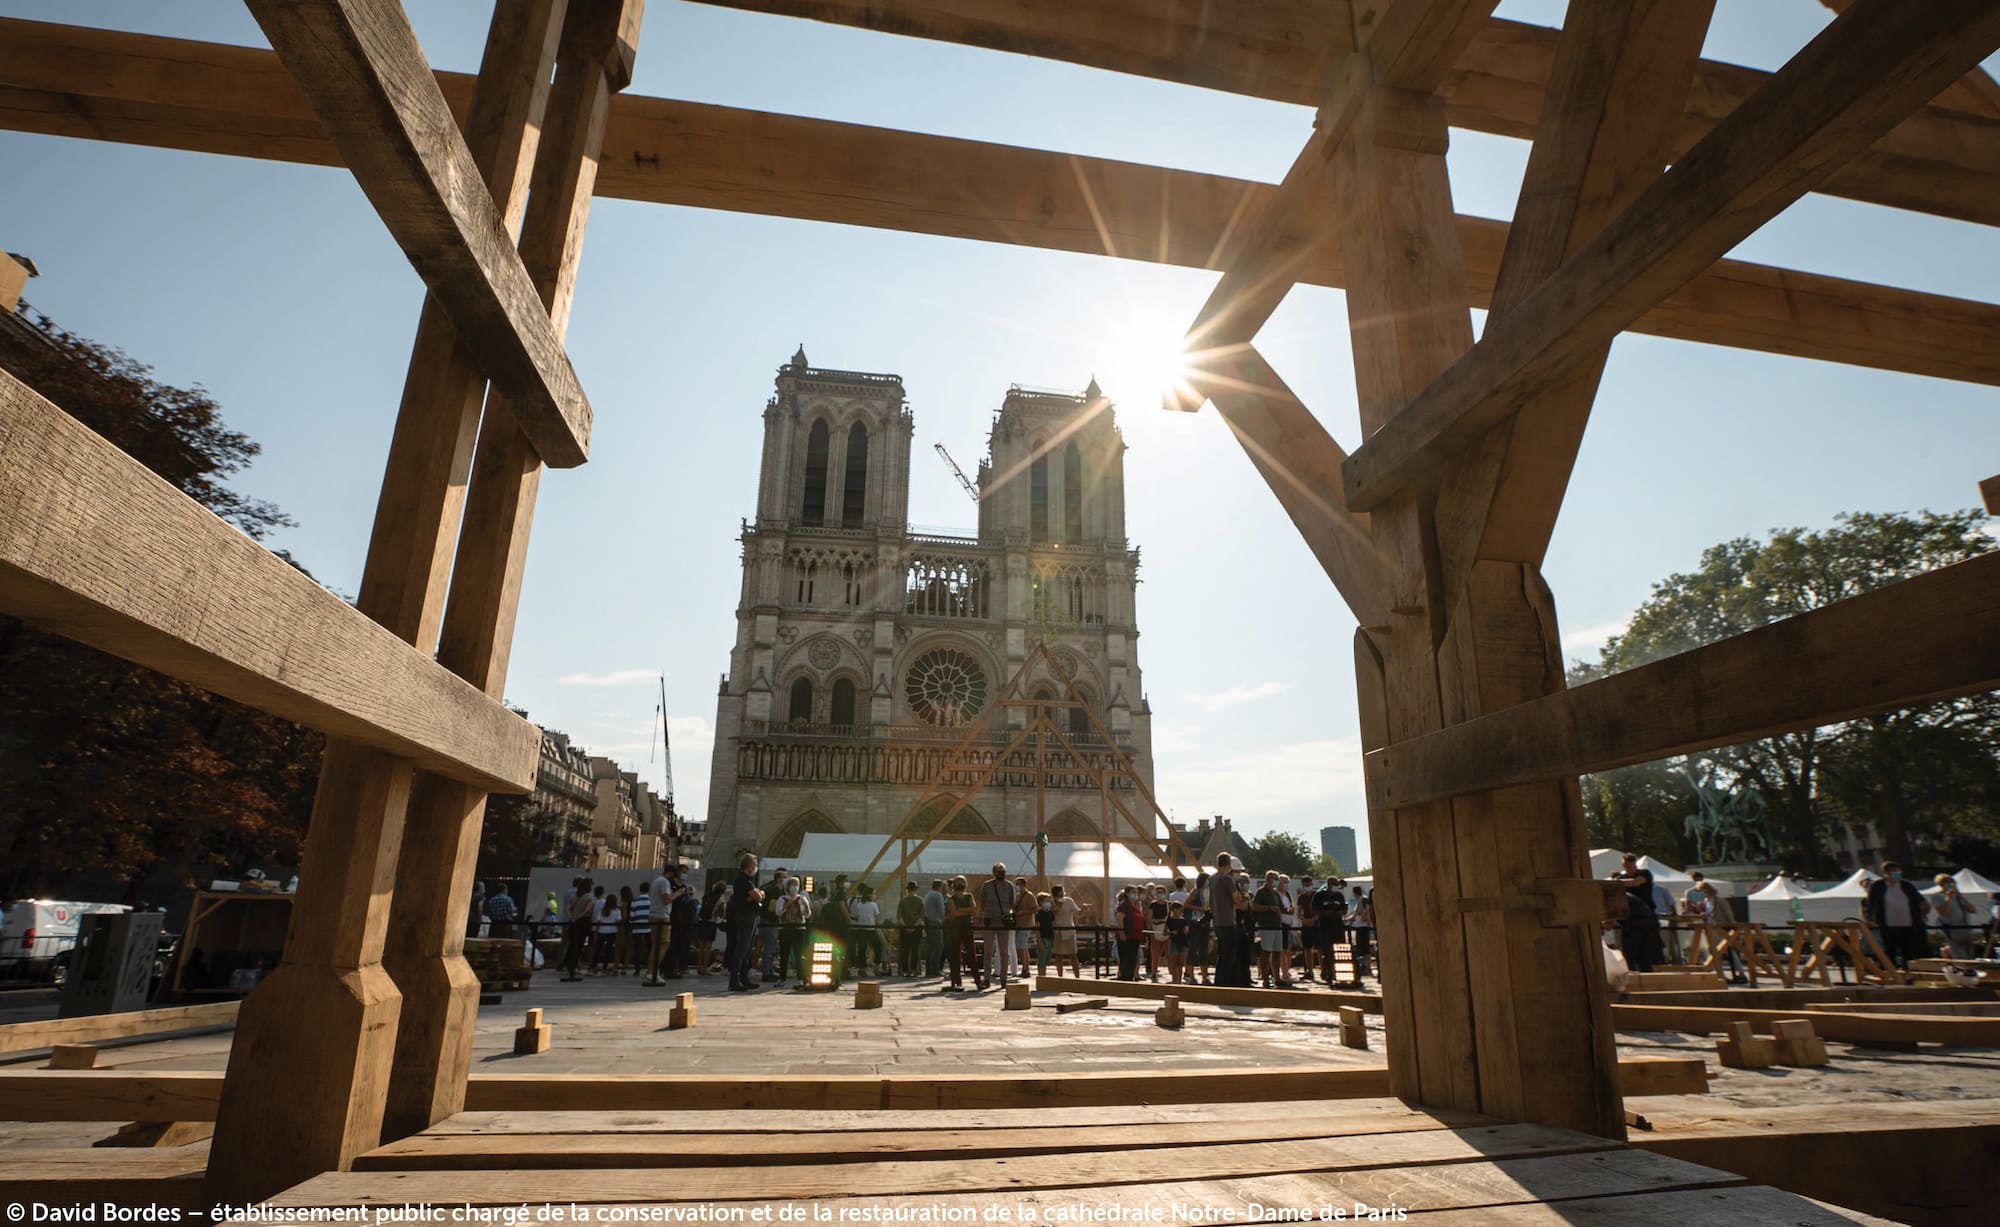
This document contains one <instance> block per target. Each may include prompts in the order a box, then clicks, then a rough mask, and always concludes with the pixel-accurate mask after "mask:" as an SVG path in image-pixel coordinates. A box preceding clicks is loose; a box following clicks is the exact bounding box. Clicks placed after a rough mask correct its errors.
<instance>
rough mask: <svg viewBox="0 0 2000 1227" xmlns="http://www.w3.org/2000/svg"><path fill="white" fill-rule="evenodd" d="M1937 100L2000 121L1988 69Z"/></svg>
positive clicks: (1996, 88)
mask: <svg viewBox="0 0 2000 1227" xmlns="http://www.w3.org/2000/svg"><path fill="white" fill-rule="evenodd" d="M1820 3H1822V4H1824V5H1826V7H1828V8H1830V9H1832V10H1833V11H1834V12H1835V13H1845V12H1846V11H1847V10H1848V9H1850V8H1853V7H1854V0H1820ZM1934 101H1935V102H1936V104H1937V105H1939V106H1944V107H1949V108H1950V109H1952V110H1954V111H1964V112H1965V113H1966V114H1968V115H1980V116H1984V117H1985V118H1987V119H2000V84H1995V83H1994V80H1993V78H1992V77H1991V76H1990V75H1988V73H1987V71H1986V70H1985V69H1984V68H1975V69H1973V70H1972V71H1971V72H1969V73H1966V74H1965V75H1964V76H1963V77H1960V78H1959V79H1958V80H1956V81H1953V82H1952V83H1951V84H1950V85H1947V86H1945V87H1944V90H1943V92H1942V93H1940V94H1939V95H1938V96H1937V98H1936V99H1934Z"/></svg>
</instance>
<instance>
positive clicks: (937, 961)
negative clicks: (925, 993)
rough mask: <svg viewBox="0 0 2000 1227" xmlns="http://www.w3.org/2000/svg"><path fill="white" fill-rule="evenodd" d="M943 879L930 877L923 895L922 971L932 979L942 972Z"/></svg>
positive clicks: (943, 944)
mask: <svg viewBox="0 0 2000 1227" xmlns="http://www.w3.org/2000/svg"><path fill="white" fill-rule="evenodd" d="M944 912H945V893H944V879H943V878H932V879H931V888H930V890H929V891H928V892H926V893H925V895H924V973H925V974H926V975H928V976H930V977H931V978H932V979H933V980H935V979H937V978H938V977H939V976H942V975H943V974H944V948H945V932H944Z"/></svg>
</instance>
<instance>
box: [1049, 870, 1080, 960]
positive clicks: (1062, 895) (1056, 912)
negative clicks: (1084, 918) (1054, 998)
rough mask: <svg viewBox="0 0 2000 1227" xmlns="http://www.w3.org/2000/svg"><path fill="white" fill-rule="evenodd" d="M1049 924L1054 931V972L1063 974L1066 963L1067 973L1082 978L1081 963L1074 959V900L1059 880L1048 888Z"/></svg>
mask: <svg viewBox="0 0 2000 1227" xmlns="http://www.w3.org/2000/svg"><path fill="white" fill-rule="evenodd" d="M1049 925H1050V927H1051V928H1052V929H1054V931H1055V932H1054V937H1053V945H1054V947H1055V950H1054V957H1055V961H1056V974H1057V975H1061V974H1063V964H1065V963H1067V964H1069V974H1070V975H1072V976H1076V977H1078V978H1079V979H1080V978H1082V976H1083V965H1082V964H1081V963H1078V962H1077V960H1076V900H1074V899H1072V898H1070V896H1069V892H1068V891H1066V890H1064V889H1063V887H1062V883H1060V882H1058V883H1057V884H1055V885H1054V886H1051V887H1050V888H1049Z"/></svg>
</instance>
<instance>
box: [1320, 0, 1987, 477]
mask: <svg viewBox="0 0 2000 1227" xmlns="http://www.w3.org/2000/svg"><path fill="white" fill-rule="evenodd" d="M1995 46H2000V0H1947V2H1944V3H1939V4H1935V5H1926V6H1923V7H1922V8H1920V9H1916V10H1911V9H1909V8H1908V7H1907V6H1905V5H1903V4H1901V3H1899V2H1898V0H1861V2H1860V3H1858V4H1856V5H1855V6H1854V8H1853V9H1851V10H1850V11H1849V12H1848V13H1846V14H1845V15H1843V16H1842V17H1840V18H1839V19H1838V20H1836V21H1835V22H1834V23H1833V25H1831V26H1829V27H1828V28H1827V31H1826V32H1825V33H1823V34H1822V35H1820V36H1819V37H1818V38H1816V39H1814V40H1813V41H1812V42H1811V43H1809V44H1807V46H1806V47H1805V49H1804V50H1802V51H1800V52H1799V54H1798V55H1796V56H1794V57H1793V58H1792V59H1791V60H1790V61H1789V62H1788V63H1787V64H1786V65H1785V66H1784V68H1783V69H1781V70H1780V71H1779V72H1778V73H1777V74H1776V75H1775V76H1773V77H1772V78H1771V79H1770V81H1769V82H1767V83H1766V84H1765V85H1764V87H1763V88H1761V89H1759V90H1758V91H1757V93H1755V94H1754V95H1752V96H1751V97H1750V98H1748V99H1746V100H1745V101H1744V102H1743V104H1742V105H1741V106H1740V107H1738V108H1737V109H1736V110H1735V111H1734V112H1732V113H1731V114H1730V116H1729V117H1728V118H1727V119H1725V120H1723V122H1722V123H1720V124H1718V125H1717V126H1716V127H1715V129H1714V130H1713V131H1711V132H1710V133H1709V134H1708V135H1707V136H1705V137H1703V138H1702V140H1701V142H1700V143H1699V144H1698V145H1696V146H1695V147H1694V148H1693V149H1691V150H1689V151H1688V152H1687V153H1686V154H1685V155H1684V156H1682V157H1681V158H1680V159H1679V160H1678V161H1676V162H1675V164H1674V166H1673V169H1672V170H1671V171H1669V172H1668V173H1667V174H1666V175H1665V176H1663V177H1662V178H1661V179H1659V180H1658V181H1657V182H1656V183H1655V184H1654V185H1653V186H1652V187H1651V188H1649V189H1648V190H1647V191H1646V192H1645V193H1644V195H1642V196H1641V197H1640V198H1639V199H1638V200H1637V201H1635V202H1634V203H1633V204H1632V205H1631V206H1630V207H1628V208H1627V209H1626V210H1625V211H1624V212H1623V213H1621V214H1620V215H1619V216H1618V217H1617V218H1616V219H1615V220H1613V221H1612V222H1611V223H1610V224H1609V225H1607V226H1606V227H1605V228H1604V229H1603V231H1602V232H1600V233H1599V234H1598V235H1597V237H1596V238H1594V239H1593V240H1592V241H1591V242H1590V243H1589V244H1588V245H1587V246H1585V247H1584V248H1582V249H1581V250H1579V251H1577V252H1576V253H1575V254H1574V255H1572V256H1570V257H1569V258H1568V259H1567V260H1565V261H1564V262H1563V265H1562V267H1561V268H1560V269H1559V270H1558V271H1557V272H1556V273H1555V274H1554V275H1552V276H1551V277H1550V278H1549V279H1548V280H1547V281H1546V282H1544V283H1543V284H1542V286H1541V287H1540V288H1539V289H1537V290H1536V291H1535V292H1534V293H1533V294H1532V295H1530V296H1529V298H1528V299H1526V300H1525V301H1523V302H1522V304H1521V305H1520V307H1519V309H1518V310H1517V311H1515V312H1512V313H1509V314H1508V316H1507V317H1506V318H1505V319H1496V320H1495V321H1494V322H1493V324H1492V326H1491V327H1490V328H1489V329H1488V330H1487V331H1486V332H1485V333H1484V334H1483V335H1482V336H1481V338H1480V342H1479V345H1478V346H1477V347H1475V348H1474V349H1473V350H1472V352H1470V353H1469V354H1467V355H1466V356H1465V357H1464V358H1463V359H1462V360H1460V361H1459V362H1457V363H1456V364H1454V365H1453V366H1452V368H1451V369H1450V370H1449V371H1447V372H1445V373H1444V374H1442V375H1441V376H1440V377H1439V378H1438V379H1436V380H1435V381H1434V382H1433V383H1432V384H1431V385H1430V386H1429V387H1427V388H1426V389H1424V391H1423V392H1422V394H1421V395H1419V396H1417V397H1416V398H1415V399H1414V400H1413V401H1411V402H1410V403H1409V404H1408V406H1407V408H1405V409H1403V410H1402V411H1401V412H1400V413H1398V414H1396V416H1395V419H1394V420H1393V421H1392V422H1390V423H1388V424H1387V425H1385V426H1384V427H1383V428H1382V429H1381V430H1380V431H1378V432H1376V433H1375V434H1374V435H1373V436H1371V437H1370V438H1369V440H1368V441H1367V442H1366V443H1364V444H1363V445H1362V446H1361V448H1360V449H1359V450H1357V451H1356V452H1355V453H1354V454H1353V455H1351V456H1349V457H1348V459H1347V462H1346V464H1344V465H1343V466H1342V473H1343V479H1344V480H1343V484H1344V486H1345V487H1346V490H1347V494H1348V500H1347V501H1348V505H1349V506H1350V507H1353V508H1355V509H1357V510H1363V511H1366V510H1371V509H1373V508H1374V507H1376V506H1378V505H1380V504H1381V503H1382V502H1384V501H1385V500H1386V499H1387V498H1388V497H1389V496H1390V495H1391V494H1393V493H1394V492H1396V491H1397V490H1400V489H1403V488H1405V487H1407V486H1408V485H1409V484H1410V483H1412V482H1414V481H1417V480H1418V479H1419V478H1420V477H1421V476H1422V475H1423V474H1424V473H1426V472H1434V471H1436V470H1437V469H1439V468H1440V467H1441V466H1442V465H1443V463H1444V462H1445V461H1446V459H1448V453H1449V451H1450V449H1452V448H1454V447H1457V446H1460V445H1462V444H1464V443H1465V442H1467V441H1469V440H1471V439H1474V438H1477V437H1478V435H1479V434H1480V433H1482V432H1483V431H1485V430H1486V429H1487V428H1488V427H1490V426H1492V425H1493V424H1494V423H1496V422H1498V421H1500V420H1501V419H1502V418H1504V417H1506V416H1507V415H1508V414H1510V413H1512V412H1514V411H1516V410H1518V409H1520V408H1521V407H1522V406H1523V405H1525V404H1527V403H1529V402H1530V401H1531V400H1532V399H1533V398H1534V397H1536V396H1537V395H1539V394H1541V393H1543V392H1545V391H1546V390H1547V389H1548V388H1549V387H1551V386H1552V385H1554V384H1555V383H1557V382H1558V381H1560V380H1561V379H1562V378H1563V377H1564V376H1566V375H1568V374H1569V373H1570V372H1571V371H1573V370H1574V369H1575V368H1576V366H1577V364H1578V363H1579V362H1580V361H1583V360H1584V359H1585V358H1586V357H1587V356H1588V355H1589V354H1590V353H1591V352H1593V351H1594V350H1595V349H1596V348H1597V347H1599V346H1601V345H1603V344H1605V343H1607V342H1609V341H1610V340H1611V339H1612V338H1613V337H1615V336H1616V335H1617V334H1618V333H1619V332H1620V331H1622V330H1624V329H1625V328H1627V327H1629V326H1631V324H1632V323H1633V322H1634V321H1636V320H1637V319H1638V318H1639V317H1640V316H1641V315H1643V314H1645V312H1646V311H1647V310H1649V309H1650V308H1651V307H1652V306H1653V305H1654V304H1656V303H1658V302H1659V301H1661V300H1662V299H1663V298H1665V297H1666V296H1667V295H1668V294H1670V293H1672V292H1673V291H1674V290H1675V289H1677V288H1679V287H1680V286H1682V285H1685V284H1686V283H1687V282H1688V281H1690V280H1692V279H1693V277H1694V276H1695V275H1696V274H1697V273H1699V272H1700V271H1701V270H1702V269H1704V268H1706V267H1708V266H1709V265H1710V264H1713V263H1714V262H1715V261H1716V260H1718V259H1720V258H1721V257H1722V256H1723V255H1725V254H1726V253H1727V252H1728V251H1729V250H1730V249H1731V248H1732V247H1734V246H1735V245H1736V244H1737V243H1739V242H1740V241H1742V240H1743V239H1744V238H1746V237H1748V236H1749V235H1750V234H1752V233H1754V232H1755V231H1756V230H1757V229H1758V227H1760V226H1762V225H1763V224H1764V223H1765V222H1767V221H1769V220H1770V219H1771V218H1773V217H1775V216H1776V215H1777V214H1778V213H1779V212H1781V211H1782V210H1783V209H1784V208H1785V207H1786V206H1788V205H1790V204H1791V203H1792V202H1793V201H1795V200H1797V199H1798V198H1799V197H1800V196H1802V195H1803V194H1805V192H1807V191H1808V190H1810V189H1811V187H1812V185H1813V184H1815V183H1817V182H1819V181H1821V180H1823V179H1824V178H1825V177H1826V176H1827V175H1828V174H1830V173H1831V172H1832V170H1833V169H1834V168H1835V167H1838V166H1839V165H1840V164H1841V163H1843V162H1845V161H1846V160H1847V159H1849V158H1851V157H1853V156H1854V155H1855V154H1857V153H1859V152H1860V151H1861V150H1862V149H1863V148H1865V147H1866V146H1867V145H1868V144H1869V143H1870V142H1872V141H1873V140H1874V139H1875V138H1876V137H1878V136H1880V135H1881V134H1883V133H1884V132H1886V131H1888V129H1889V128H1891V127H1893V126H1894V125H1895V123H1896V122H1897V121H1898V120H1900V119H1902V118H1903V117H1905V116H1907V115H1909V114H1911V113H1912V112H1914V111H1915V110H1917V109H1918V108H1919V107H1921V106H1922V105H1923V104H1924V102H1925V101H1926V100H1928V99H1929V98H1930V97H1932V96H1933V95H1935V94H1936V93H1937V91H1938V90H1939V89H1941V88H1942V87H1943V86H1944V85H1945V84H1947V83H1948V82H1950V81H1951V80H1953V79H1955V78H1956V77H1958V76H1961V75H1963V74H1964V72H1965V71H1966V69H1967V68H1968V67H1971V66H1974V65H1977V64H1978V63H1979V61H1980V60H1981V59H1982V58H1984V57H1985V56H1986V55H1987V54H1989V53H1990V52H1991V51H1992V50H1993V49H1994V47H1995Z"/></svg>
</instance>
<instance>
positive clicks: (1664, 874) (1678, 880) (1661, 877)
mask: <svg viewBox="0 0 2000 1227" xmlns="http://www.w3.org/2000/svg"><path fill="white" fill-rule="evenodd" d="M1617 867H1618V866H1617V865H1615V864H1614V865H1613V866H1612V869H1616V868H1617ZM1639 868H1641V869H1647V870H1651V871H1652V874H1653V884H1654V885H1655V886H1669V887H1673V888H1675V893H1676V894H1678V893H1680V890H1681V889H1682V888H1685V887H1689V886H1693V885H1694V879H1693V878H1691V877H1689V876H1688V875H1686V874H1684V873H1682V872H1681V871H1680V870H1678V869H1676V868H1674V867H1673V866H1672V865H1669V864H1667V863H1666V862H1665V861H1656V860H1654V859H1653V858H1652V857H1650V856H1642V857H1640V858H1639ZM1596 870H1597V860H1596V853H1592V854H1591V871H1592V872H1593V873H1595V872H1596ZM1606 872H1607V873H1608V872H1609V870H1607V871H1606Z"/></svg>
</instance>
